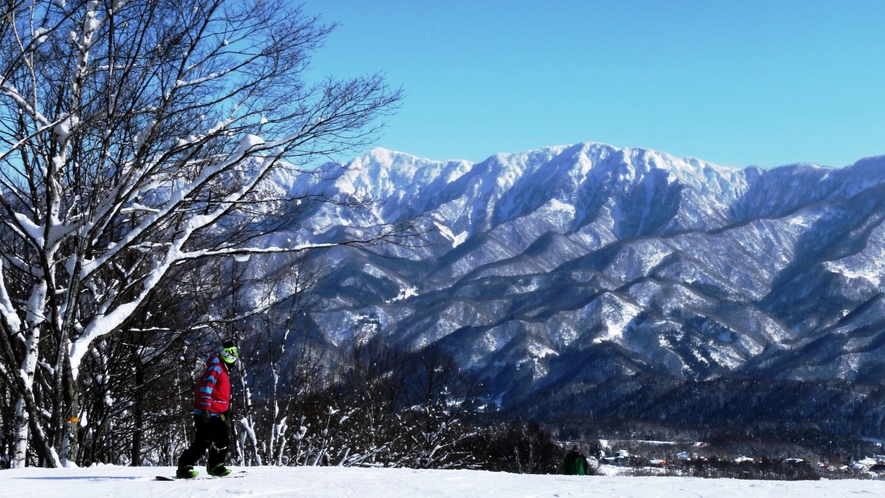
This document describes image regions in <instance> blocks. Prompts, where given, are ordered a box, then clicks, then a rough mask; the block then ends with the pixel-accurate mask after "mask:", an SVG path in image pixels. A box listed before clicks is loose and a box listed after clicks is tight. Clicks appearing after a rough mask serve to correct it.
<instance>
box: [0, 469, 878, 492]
mask: <svg viewBox="0 0 885 498" xmlns="http://www.w3.org/2000/svg"><path fill="white" fill-rule="evenodd" d="M247 470H248V472H249V473H248V475H247V476H246V477H244V478H241V479H210V480H198V481H187V482H184V481H174V482H160V481H154V480H153V476H155V475H156V474H164V475H166V474H170V475H171V474H172V473H173V472H174V469H173V468H172V467H115V466H99V467H90V468H87V469H41V468H34V467H29V468H25V469H17V470H4V471H2V472H0V496H2V497H22V496H39V497H41V498H52V497H59V498H112V497H113V498H117V497H121V496H125V497H127V498H140V497H158V496H162V497H165V498H190V497H195V496H198V497H200V498H214V497H220V496H286V497H310V498H398V497H403V498H416V497H430V496H432V497H436V498H446V497H453V498H455V497H457V498H462V497H469V496H488V497H514V496H532V497H539V498H540V497H550V498H552V497H579V496H586V497H596V496H599V497H611V496H618V497H623V498H647V497H649V496H666V497H678V496H697V497H716V498H732V497H733V498H757V497H758V498H763V497H765V498H768V497H772V498H774V497H776V498H784V497H809V496H827V497H831V498H840V497H848V496H856V495H859V494H866V495H872V496H876V495H880V496H881V495H882V494H883V493H885V481H871V480H857V479H841V480H821V481H754V480H749V479H742V480H739V479H701V478H689V477H605V476H602V477H596V476H594V477H587V476H563V475H527V474H508V473H503V472H483V471H476V470H411V469H360V468H344V467H296V468H291V467H288V468H286V467H284V468H280V467H249V468H247Z"/></svg>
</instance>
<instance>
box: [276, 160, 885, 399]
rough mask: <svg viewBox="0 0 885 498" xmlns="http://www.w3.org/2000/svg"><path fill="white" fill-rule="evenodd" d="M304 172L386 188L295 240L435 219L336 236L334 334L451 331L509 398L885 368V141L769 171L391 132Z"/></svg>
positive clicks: (347, 192) (299, 189)
mask: <svg viewBox="0 0 885 498" xmlns="http://www.w3.org/2000/svg"><path fill="white" fill-rule="evenodd" d="M286 188H289V189H290V191H291V192H292V193H293V194H299V195H300V194H304V193H305V192H309V193H311V194H312V195H320V194H321V195H324V196H326V197H328V198H333V199H336V200H340V201H342V202H346V201H347V200H350V199H356V198H371V199H375V200H376V201H377V202H376V203H375V204H373V205H372V206H370V207H368V208H364V209H352V208H348V207H346V206H344V205H329V204H326V205H324V206H322V207H320V208H317V209H315V210H314V211H312V212H311V213H310V214H311V218H310V219H309V222H308V224H307V225H306V226H303V227H300V228H301V229H300V231H298V232H297V233H295V234H294V235H293V240H294V239H299V240H302V241H304V240H308V239H309V240H315V241H316V240H335V239H336V238H337V237H340V236H341V233H342V227H348V226H355V225H360V224H362V225H366V224H368V225H373V224H382V223H394V222H397V221H402V220H406V219H415V220H417V221H418V224H419V225H420V226H422V227H424V228H426V229H428V230H429V231H428V232H427V233H426V234H424V235H423V236H422V237H421V238H420V239H419V240H416V241H413V242H415V244H414V247H412V248H407V247H403V246H388V247H373V248H369V249H363V250H358V249H355V248H340V249H336V250H334V251H330V252H329V253H327V254H325V255H324V256H325V257H326V258H328V259H327V261H335V262H337V264H338V265H340V267H341V268H342V269H343V270H345V271H341V272H337V273H336V276H333V277H332V278H331V279H330V280H329V281H327V282H326V283H325V285H324V288H323V289H321V291H320V293H319V296H320V297H321V298H323V299H324V300H325V301H326V302H325V306H324V307H323V311H322V312H317V313H315V314H314V316H313V319H314V322H315V323H316V325H317V327H318V328H319V329H320V331H321V332H322V333H324V334H326V336H327V337H329V338H330V339H331V340H332V341H333V342H334V341H337V340H339V339H340V338H341V337H344V336H346V335H347V334H349V333H350V332H352V331H353V330H357V329H360V330H366V327H367V326H368V327H369V330H372V331H374V333H379V334H385V335H387V336H389V337H390V340H393V341H401V342H402V343H404V344H408V345H410V346H421V345H426V344H429V343H434V342H439V343H440V344H443V345H446V346H447V347H450V348H451V350H452V351H454V352H456V353H457V354H458V357H459V359H460V360H461V362H462V363H463V365H465V366H468V367H470V368H472V369H474V370H475V371H476V372H478V373H479V374H480V375H481V376H483V377H484V378H485V379H486V382H487V384H486V385H488V386H489V387H490V389H491V390H492V391H493V392H492V393H491V394H492V397H493V398H498V399H501V400H503V402H504V403H507V402H508V400H516V399H518V398H519V397H521V396H522V395H525V394H528V393H531V392H535V391H538V390H539V389H546V388H549V387H551V386H557V385H561V384H562V383H565V382H590V383H594V382H600V381H602V380H605V379H608V378H612V377H617V376H624V375H627V376H629V375H634V374H636V373H640V372H661V373H666V374H668V375H671V376H674V377H676V378H682V379H699V380H703V379H712V378H718V377H722V376H729V375H735V374H740V375H754V376H756V375H758V376H769V377H772V378H778V379H812V380H814V379H824V380H826V379H843V380H852V381H878V380H883V379H885V375H883V372H885V368H883V367H885V354H883V353H885V351H883V350H882V348H883V347H885V335H883V334H882V332H883V331H885V304H883V303H885V301H883V291H885V277H883V273H882V270H883V266H885V263H883V261H885V259H883V257H885V228H883V227H882V221H883V219H885V204H883V203H885V157H874V158H867V159H864V160H861V161H859V162H857V163H856V164H854V165H852V166H848V167H845V168H842V169H832V168H824V167H819V166H814V165H792V166H784V167H780V168H775V169H772V170H762V169H759V168H756V167H750V168H744V169H740V168H728V167H721V166H716V165H714V164H710V163H707V162H705V161H702V160H698V159H693V158H685V159H681V158H676V157H673V156H670V155H668V154H665V153H662V152H656V151H650V150H644V149H619V148H616V147H612V146H609V145H605V144H599V143H584V144H577V145H572V146H559V147H549V148H544V149H539V150H534V151H528V152H522V153H515V154H498V155H495V156H493V157H490V158H489V159H487V160H485V161H482V162H480V163H470V162H466V161H449V162H438V161H430V160H426V159H420V158H416V157H413V156H409V155H407V154H402V153H397V152H392V151H388V150H383V149H376V150H374V151H372V152H371V153H369V154H368V155H366V156H363V157H359V158H357V159H355V160H353V161H352V162H351V163H349V164H347V165H346V166H345V167H344V168H340V167H338V166H333V165H327V166H326V167H324V168H323V169H321V170H320V172H319V173H318V174H316V175H314V176H312V177H310V178H295V179H292V181H291V183H289V184H288V185H287V187H286ZM822 344H825V345H827V347H823V346H822ZM603 352H604V354H603ZM578 366H580V368H578Z"/></svg>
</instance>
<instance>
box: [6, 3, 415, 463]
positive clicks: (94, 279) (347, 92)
mask: <svg viewBox="0 0 885 498" xmlns="http://www.w3.org/2000/svg"><path fill="white" fill-rule="evenodd" d="M333 27H334V26H330V25H323V24H321V23H320V22H319V21H318V19H316V18H310V17H306V16H305V15H304V14H303V13H302V12H301V11H300V10H299V9H298V8H296V7H292V6H291V5H290V3H289V2H288V1H285V0H261V1H235V0H230V1H223V0H151V1H137V2H136V1H127V0H113V1H111V0H67V1H48V0H18V1H16V0H13V1H11V2H4V4H3V6H2V7H0V44H2V46H3V47H4V49H3V51H2V52H0V221H2V232H0V245H2V247H0V253H2V257H0V327H2V333H0V375H2V376H3V377H4V378H5V379H7V380H8V383H9V385H10V388H11V392H12V394H13V397H14V398H15V432H16V434H15V441H14V455H13V465H15V466H23V465H25V464H26V462H27V461H28V458H29V457H28V455H29V454H30V455H36V457H37V459H38V460H39V461H40V463H42V464H45V465H49V466H59V465H63V464H64V463H65V461H66V460H67V459H68V456H69V454H70V448H71V445H72V444H75V443H76V441H74V440H72V439H71V436H72V431H71V429H72V427H73V424H75V423H76V422H75V421H76V420H77V419H78V415H79V414H80V406H79V399H78V396H79V394H80V388H79V385H80V384H79V382H80V371H81V366H82V364H83V361H84V358H86V357H87V355H88V354H89V351H91V350H92V348H93V347H94V346H95V345H96V344H97V341H100V340H101V339H102V338H105V337H107V336H109V335H110V334H114V333H116V332H118V331H120V330H121V329H122V328H123V327H124V325H125V323H126V322H127V320H128V319H130V318H131V317H132V316H133V314H134V313H136V311H137V310H138V309H139V308H140V307H142V306H143V305H144V303H145V302H146V301H147V300H149V298H150V297H151V296H153V295H154V294H156V293H157V291H158V289H160V288H161V287H162V284H164V282H166V281H167V280H168V279H169V278H170V275H172V274H173V273H174V270H176V269H182V268H185V267H187V268H189V269H191V270H192V271H191V272H189V274H184V275H182V276H180V277H179V278H181V279H182V281H187V280H188V279H193V280H198V279H200V278H201V275H200V267H201V265H202V264H203V262H205V261H206V260H208V259H211V258H225V257H231V256H233V255H245V254H259V253H262V254H267V253H279V252H291V251H304V250H309V249H311V248H312V247H313V246H311V245H309V244H302V245H296V246H277V245H273V244H268V239H266V238H262V237H261V235H262V234H263V233H265V229H263V228H262V225H261V224H260V223H256V219H257V218H256V217H258V218H260V217H262V216H266V215H267V214H269V213H270V212H271V211H272V209H277V208H280V206H284V205H285V202H286V201H287V200H288V199H268V198H267V197H266V192H264V191H262V182H263V180H264V179H266V178H268V176H269V175H271V174H272V173H273V172H274V171H275V170H277V169H280V168H294V169H298V168H303V167H305V166H307V165H309V164H310V163H311V162H312V161H313V160H314V158H316V157H318V156H328V155H333V154H338V153H341V152H343V151H346V150H349V149H350V148H351V147H353V146H361V145H362V144H364V143H366V142H367V141H368V140H370V139H372V138H373V136H374V132H375V131H377V126H375V125H373V123H375V121H376V119H377V118H378V117H379V116H383V115H385V114H386V113H388V112H390V111H392V110H393V109H394V107H395V106H396V105H397V102H398V101H399V99H400V93H399V92H398V91H396V90H391V89H389V88H388V87H387V86H386V84H385V83H384V80H383V78H382V77H381V76H379V75H370V76H365V77H359V78H356V79H351V80H345V81H340V80H335V79H332V78H328V79H325V80H322V81H319V82H317V83H311V82H310V81H309V80H308V79H307V78H306V76H305V70H306V69H307V65H308V62H309V58H310V55H311V53H312V51H313V50H314V49H315V48H317V46H318V45H319V44H320V43H321V42H322V41H323V39H324V38H325V37H326V36H327V35H328V34H329V32H330V31H331V30H332V29H333ZM283 209H285V208H283ZM392 231H393V228H392V227H374V229H372V230H362V231H357V232H352V233H353V234H355V235H354V237H353V238H352V239H350V240H347V241H344V242H341V243H350V242H371V241H374V240H378V239H380V238H384V237H385V236H388V235H390V234H391V233H392ZM254 311H255V310H250V312H254ZM213 318H214V317H211V316H204V317H202V320H204V321H211V320H212V319H213ZM194 326H199V323H196V324H194Z"/></svg>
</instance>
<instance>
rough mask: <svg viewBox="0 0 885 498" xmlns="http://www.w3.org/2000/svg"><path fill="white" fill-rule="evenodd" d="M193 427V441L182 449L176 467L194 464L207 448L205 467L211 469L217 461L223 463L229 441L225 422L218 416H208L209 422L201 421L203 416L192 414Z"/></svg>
mask: <svg viewBox="0 0 885 498" xmlns="http://www.w3.org/2000/svg"><path fill="white" fill-rule="evenodd" d="M194 427H195V428H196V430H197V434H196V436H194V442H193V443H191V445H190V447H189V448H188V449H186V450H184V453H182V454H181V457H180V458H179V459H178V468H179V469H181V468H184V467H187V466H188V465H195V464H196V463H197V460H199V459H200V458H201V457H202V456H203V454H205V453H206V450H207V449H208V450H209V459H208V461H207V463H206V468H207V469H212V468H213V467H215V466H216V465H218V464H219V463H224V459H225V457H226V456H227V445H228V443H229V442H230V437H229V436H228V430H227V424H226V423H225V421H224V420H222V418H221V417H219V416H217V415H216V416H213V417H210V418H209V422H208V423H206V422H203V418H202V417H201V416H199V415H194Z"/></svg>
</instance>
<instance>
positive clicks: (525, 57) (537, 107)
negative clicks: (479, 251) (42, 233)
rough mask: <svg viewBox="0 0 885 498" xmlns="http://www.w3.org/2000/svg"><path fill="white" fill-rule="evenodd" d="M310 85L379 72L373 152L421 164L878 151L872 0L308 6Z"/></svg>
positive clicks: (882, 120)
mask: <svg viewBox="0 0 885 498" xmlns="http://www.w3.org/2000/svg"><path fill="white" fill-rule="evenodd" d="M304 11H305V13H307V14H311V15H313V14H319V15H320V16H321V19H322V20H323V21H325V22H338V23H340V27H339V29H337V30H336V31H335V32H333V33H332V34H331V35H330V37H329V38H328V40H327V41H326V43H325V45H324V46H323V47H322V48H321V49H319V51H318V52H317V53H316V54H315V55H314V59H313V66H312V71H313V74H314V75H318V76H322V75H335V76H337V77H350V76H357V75H361V74H367V73H374V72H378V71H381V72H383V73H385V75H386V78H387V80H388V82H389V83H390V84H391V85H392V86H400V85H401V86H402V87H403V89H404V91H405V93H406V98H405V100H404V101H403V105H402V108H401V109H400V111H399V112H398V113H397V114H396V115H395V116H393V117H391V118H389V119H388V120H387V128H386V129H385V131H384V134H383V135H382V136H381V138H380V139H379V140H378V142H377V143H376V145H377V146H381V147H385V148H388V149H393V150H398V151H402V152H407V153H410V154H414V155H417V156H421V157H427V158H431V159H439V160H442V159H468V160H472V161H480V160H483V159H485V158H487V157H488V156H490V155H492V154H495V153H497V152H517V151H523V150H528V149H534V148H538V147H543V146H548V145H562V144H572V143H578V142H587V141H592V142H606V143H609V144H612V145H615V146H618V147H644V148H650V149H656V150H660V151H665V152H668V153H670V154H673V155H676V156H679V157H685V156H693V157H699V158H702V159H705V160H708V161H711V162H714V163H717V164H721V165H730V166H749V165H754V164H755V165H759V166H762V167H773V166H779V165H783V164H791V163H797V162H812V163H816V164H822V165H828V166H845V165H848V164H851V163H853V162H854V161H856V160H858V159H860V158H862V157H865V156H871V155H880V154H885V0H873V1H860V0H857V1H853V0H844V1H818V0H802V1H776V0H769V1H756V0H735V1H725V0H720V1H717V0H708V1H688V0H685V1H681V0H672V1H651V0H648V1H640V0H635V1H634V0H611V1H609V0H598V1H590V0H587V1H578V0H547V1H528V0H525V1H520V0H511V1H504V0H473V1H461V0H447V1H442V0H438V1H429V0H398V1H397V0H307V3H305V5H304Z"/></svg>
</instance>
